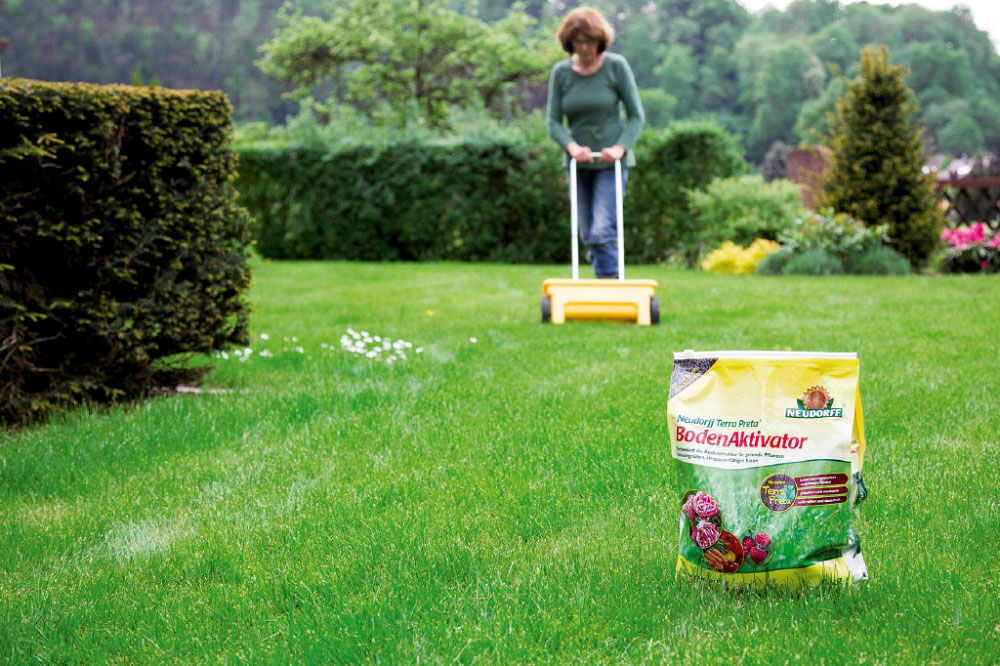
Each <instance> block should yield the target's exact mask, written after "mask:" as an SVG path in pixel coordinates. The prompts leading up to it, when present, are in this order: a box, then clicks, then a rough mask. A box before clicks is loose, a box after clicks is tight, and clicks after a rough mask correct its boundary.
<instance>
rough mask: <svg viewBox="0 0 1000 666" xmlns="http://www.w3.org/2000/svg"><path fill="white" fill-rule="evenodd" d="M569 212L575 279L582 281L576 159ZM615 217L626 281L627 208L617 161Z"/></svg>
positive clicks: (620, 274)
mask: <svg viewBox="0 0 1000 666" xmlns="http://www.w3.org/2000/svg"><path fill="white" fill-rule="evenodd" d="M590 156H591V157H593V158H594V159H598V158H600V156H601V153H599V152H591V153H590ZM569 212H570V234H571V235H570V254H571V255H572V257H573V279H574V280H579V279H580V248H579V243H580V240H579V238H578V236H579V223H578V221H577V215H578V214H579V213H578V212H577V207H576V158H575V157H571V158H570V160H569ZM615 217H616V218H617V222H618V279H619V280H624V279H625V206H624V193H623V192H622V161H621V160H620V159H618V160H615Z"/></svg>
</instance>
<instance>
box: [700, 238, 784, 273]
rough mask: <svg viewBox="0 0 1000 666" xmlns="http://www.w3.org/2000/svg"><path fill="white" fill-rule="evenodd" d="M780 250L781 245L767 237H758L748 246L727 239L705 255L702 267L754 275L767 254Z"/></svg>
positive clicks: (719, 271) (717, 271) (708, 269)
mask: <svg viewBox="0 0 1000 666" xmlns="http://www.w3.org/2000/svg"><path fill="white" fill-rule="evenodd" d="M780 250H781V246H780V245H778V244H777V243H775V242H774V241H772V240H767V239H765V238H758V239H757V240H755V241H754V242H753V243H751V244H750V245H749V246H748V247H743V246H742V245H736V244H735V243H733V242H732V241H726V242H724V243H723V244H722V245H720V246H719V247H718V248H716V249H714V250H712V251H711V252H709V253H708V254H707V255H706V256H705V258H704V259H703V260H702V261H701V269H702V270H703V271H711V272H713V273H735V274H737V275H753V274H754V273H755V272H756V269H757V265H758V264H759V263H760V262H761V261H762V260H763V259H764V258H765V257H766V256H767V255H769V254H772V253H775V252H778V251H780Z"/></svg>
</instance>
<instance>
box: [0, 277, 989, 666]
mask: <svg viewBox="0 0 1000 666" xmlns="http://www.w3.org/2000/svg"><path fill="white" fill-rule="evenodd" d="M567 270H568V269H566V268H565V267H516V266H496V265H454V264H423V265H413V264H382V265H368V264H347V263H265V262H258V263H256V264H255V278H254V287H253V292H252V298H253V301H254V303H255V304H256V312H255V314H254V316H253V319H252V327H253V337H254V342H253V345H252V347H253V349H254V356H253V357H252V358H251V359H250V360H248V361H245V362H242V361H239V360H238V359H236V358H232V357H231V358H230V359H228V360H224V359H214V360H213V363H214V364H215V365H216V367H217V370H216V371H215V372H213V373H212V374H211V375H209V378H208V382H207V386H208V387H213V388H220V389H232V392H230V393H218V394H202V395H180V396H172V397H161V398H158V399H155V400H152V401H150V402H147V403H144V404H139V405H132V406H126V407H118V408H114V409H111V410H89V411H87V410H80V411H77V412H74V413H71V414H68V415H64V416H60V417H57V418H56V419H54V421H53V422H51V423H49V424H48V425H44V426H40V427H35V428H31V429H28V430H25V431H22V432H19V433H16V434H13V435H10V434H8V435H6V436H5V437H6V438H5V439H4V440H3V441H2V443H0V661H8V660H9V661H11V662H14V663H39V662H40V663H87V664H93V663H103V662H114V663H153V662H156V663H181V662H183V663H190V662H209V663H231V662H240V661H252V662H259V661H265V662H272V661H273V662H282V663H296V662H314V663H340V662H355V663H356V662H362V663H382V664H391V663H414V662H419V663H427V662H430V663H452V662H459V663H528V662H530V663H581V664H590V663H623V662H624V663H643V662H671V663H677V662H679V663H699V664H700V663H718V662H720V661H723V662H726V663H728V662H735V661H739V662H740V663H746V664H752V663H761V662H762V661H764V660H765V659H766V660H767V661H769V662H770V663H773V664H784V663H797V662H800V661H801V662H811V663H827V664H841V663H846V662H851V663H857V662H861V663H893V664H895V663H921V664H922V663H953V664H958V663H961V664H983V663H985V664H992V663H997V662H998V661H1000V601H998V599H1000V565H998V556H997V550H998V548H1000V539H998V533H1000V453H998V448H997V445H998V443H1000V436H998V433H997V429H998V428H997V426H998V425H1000V419H998V417H997V414H998V410H997V399H998V398H997V392H998V391H997V389H998V388H1000V381H998V371H1000V356H998V351H997V350H998V344H1000V309H998V300H1000V299H998V297H1000V280H998V279H997V277H995V276H994V277H988V276H955V277H912V276H911V277H901V278H860V277H830V278H806V277H803V278H753V277H734V276H713V275H706V274H702V273H693V272H683V271H676V270H671V269H667V268H661V267H642V268H635V269H633V270H630V274H631V276H632V277H643V278H646V277H650V278H655V279H657V280H658V281H659V283H660V292H659V296H660V299H661V302H662V318H663V323H662V324H661V325H660V326H656V327H649V328H639V327H635V326H631V325H627V324H613V323H579V322H577V323H570V324H567V325H565V326H551V325H549V326H542V325H540V324H539V323H538V300H539V297H540V295H541V284H542V280H543V279H544V278H546V277H564V276H565V275H566V273H567ZM348 328H352V329H353V330H355V331H358V332H360V331H367V332H368V333H369V334H371V335H373V336H374V335H378V336H382V337H389V338H391V340H392V341H394V342H395V341H397V340H405V341H407V342H410V343H411V344H412V347H409V348H405V352H406V358H405V359H403V358H400V359H399V360H397V361H395V362H394V363H392V364H388V363H387V362H386V361H384V360H382V361H375V360H373V359H370V358H367V357H365V356H363V355H360V354H355V353H350V352H348V351H345V350H344V349H342V348H341V343H340V339H341V336H342V335H344V334H346V333H347V330H348ZM261 333H266V334H267V335H268V336H269V339H268V340H267V341H263V340H261V339H260V337H259V336H260V334H261ZM285 337H287V338H289V340H288V342H285V340H284V338H285ZM293 337H294V338H297V340H292V338H293ZM473 338H474V339H475V342H473V341H472V339H473ZM324 344H326V345H327V346H326V347H324V346H323V345H324ZM295 347H301V348H302V353H300V352H299V351H297V350H295V349H294V348H295ZM418 347H420V348H422V352H421V353H416V349H417V348H418ZM264 349H267V350H268V351H269V352H270V353H271V354H272V356H271V357H262V356H260V354H259V352H261V351H262V350H264ZM683 349H697V350H712V349H765V350H771V349H794V350H825V351H856V352H858V355H859V357H860V359H861V391H862V397H863V401H864V408H865V417H866V433H867V439H868V445H869V448H868V452H867V454H866V457H865V463H866V467H865V479H866V482H867V485H868V489H869V491H870V492H871V495H870V496H869V498H868V500H867V502H866V503H865V504H863V505H862V507H861V510H860V512H859V515H858V516H857V519H856V521H855V526H856V528H857V530H858V532H859V533H860V535H861V538H862V546H863V548H864V551H865V556H866V560H867V563H868V568H869V573H870V576H871V580H870V581H869V582H868V583H867V584H866V585H864V586H862V587H859V588H856V589H834V588H819V589H813V590H810V591H806V592H804V593H793V592H783V591H781V590H774V589H772V590H767V591H765V592H764V593H745V592H735V591H731V590H726V589H722V588H720V587H718V586H716V585H711V584H704V583H700V582H690V581H686V580H679V579H676V578H675V577H674V575H673V571H674V565H675V562H676V556H677V550H676V549H677V522H678V519H677V508H676V499H677V492H676V489H675V488H674V472H673V470H672V467H671V458H670V445H669V441H668V434H667V428H666V396H667V386H668V381H669V376H670V369H671V352H673V351H675V350H683ZM386 354H388V352H386Z"/></svg>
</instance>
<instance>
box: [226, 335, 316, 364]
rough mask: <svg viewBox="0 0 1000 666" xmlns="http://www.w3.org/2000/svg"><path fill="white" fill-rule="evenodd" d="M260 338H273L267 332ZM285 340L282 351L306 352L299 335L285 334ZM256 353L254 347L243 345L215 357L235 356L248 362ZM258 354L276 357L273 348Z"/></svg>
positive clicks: (227, 358)
mask: <svg viewBox="0 0 1000 666" xmlns="http://www.w3.org/2000/svg"><path fill="white" fill-rule="evenodd" d="M260 339H261V340H263V341H264V342H267V341H268V340H270V339H271V336H270V335H268V334H267V333H261V334H260ZM284 340H285V346H284V347H283V348H282V351H294V352H295V353H297V354H305V353H306V350H305V347H303V346H302V345H300V344H298V342H299V339H298V338H297V337H291V338H289V337H288V336H285V338H284ZM290 345H294V346H290ZM254 355H255V353H254V350H253V348H252V347H243V348H241V349H234V350H233V351H232V352H225V351H220V352H218V353H217V354H216V355H215V357H216V358H221V359H223V360H229V359H230V358H235V359H237V360H238V361H239V362H240V363H246V362H247V361H249V360H250V359H251V358H253V356H254ZM256 355H257V356H260V357H261V358H273V357H274V354H273V353H271V350H269V349H261V350H260V351H258V352H256Z"/></svg>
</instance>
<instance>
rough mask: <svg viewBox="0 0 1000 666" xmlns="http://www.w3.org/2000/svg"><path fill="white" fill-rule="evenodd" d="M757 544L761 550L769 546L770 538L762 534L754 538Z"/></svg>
mask: <svg viewBox="0 0 1000 666" xmlns="http://www.w3.org/2000/svg"><path fill="white" fill-rule="evenodd" d="M754 538H755V539H756V540H757V543H758V544H760V547H761V548H767V547H768V546H770V545H771V537H769V536H767V535H766V534H764V533H763V532H761V533H760V534H758V535H757V536H755V537H754Z"/></svg>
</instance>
